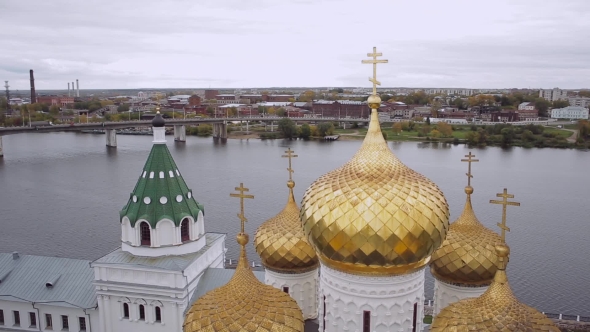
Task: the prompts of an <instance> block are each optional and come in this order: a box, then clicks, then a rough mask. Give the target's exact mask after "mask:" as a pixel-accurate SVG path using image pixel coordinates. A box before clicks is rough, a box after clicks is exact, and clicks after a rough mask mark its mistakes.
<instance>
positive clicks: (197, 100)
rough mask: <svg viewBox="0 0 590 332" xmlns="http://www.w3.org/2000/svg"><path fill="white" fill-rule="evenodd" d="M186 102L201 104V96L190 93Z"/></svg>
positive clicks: (195, 104) (194, 104) (192, 104)
mask: <svg viewBox="0 0 590 332" xmlns="http://www.w3.org/2000/svg"><path fill="white" fill-rule="evenodd" d="M188 104H189V105H191V106H200V105H201V97H199V96H197V95H192V96H190V97H189V98H188Z"/></svg>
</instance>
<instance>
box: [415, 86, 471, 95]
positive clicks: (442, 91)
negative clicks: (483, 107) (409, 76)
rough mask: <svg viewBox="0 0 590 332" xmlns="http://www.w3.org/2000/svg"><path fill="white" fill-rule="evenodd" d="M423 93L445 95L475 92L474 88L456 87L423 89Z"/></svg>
mask: <svg viewBox="0 0 590 332" xmlns="http://www.w3.org/2000/svg"><path fill="white" fill-rule="evenodd" d="M424 93H426V94H429V95H447V96H466V97H468V96H473V95H474V94H477V90H474V89H457V88H442V89H424Z"/></svg>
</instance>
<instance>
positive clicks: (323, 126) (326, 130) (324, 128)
mask: <svg viewBox="0 0 590 332" xmlns="http://www.w3.org/2000/svg"><path fill="white" fill-rule="evenodd" d="M318 134H319V136H321V137H325V136H330V135H332V134H334V124H332V122H322V123H320V124H318Z"/></svg>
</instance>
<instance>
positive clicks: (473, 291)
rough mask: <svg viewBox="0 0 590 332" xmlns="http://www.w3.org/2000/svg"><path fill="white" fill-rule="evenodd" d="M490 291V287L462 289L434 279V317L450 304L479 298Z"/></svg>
mask: <svg viewBox="0 0 590 332" xmlns="http://www.w3.org/2000/svg"><path fill="white" fill-rule="evenodd" d="M487 289H488V286H483V287H461V286H456V285H451V284H447V283H446V282H442V281H439V280H437V279H436V278H435V279H434V316H436V315H438V313H439V312H441V310H443V309H444V308H446V307H447V306H448V305H449V304H453V303H455V302H457V301H460V300H463V299H467V298H473V297H479V296H481V295H482V294H483V293H485V291H486V290H487Z"/></svg>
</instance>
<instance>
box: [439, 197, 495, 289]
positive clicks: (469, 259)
mask: <svg viewBox="0 0 590 332" xmlns="http://www.w3.org/2000/svg"><path fill="white" fill-rule="evenodd" d="M465 193H466V194H467V202H466V203H465V208H464V209H463V213H462V214H461V216H459V218H458V219H457V220H456V221H455V222H454V223H452V224H451V226H450V227H449V232H448V233H447V238H446V239H445V241H444V242H443V244H442V246H441V247H440V248H439V249H438V250H437V251H435V252H434V254H432V263H431V264H430V272H432V274H433V275H434V277H436V278H437V279H439V280H441V281H444V282H447V283H452V284H463V285H472V286H477V285H482V286H484V285H489V284H490V283H491V282H492V279H494V275H495V274H496V270H497V269H498V255H496V250H495V246H496V245H498V244H501V243H503V242H504V241H502V238H500V235H498V234H496V233H495V232H493V231H491V230H490V229H488V228H486V227H484V225H482V224H481V223H480V222H479V220H477V217H476V216H475V213H474V212H473V208H472V206H471V194H472V193H473V188H472V187H471V186H468V187H466V188H465Z"/></svg>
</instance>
